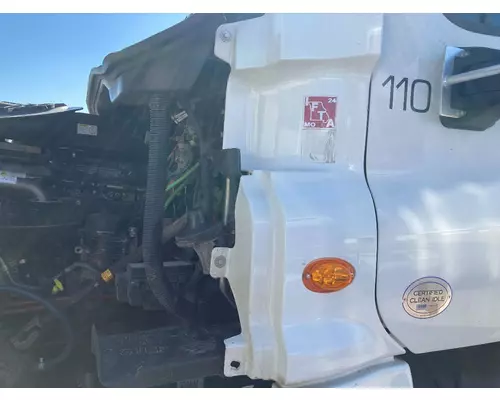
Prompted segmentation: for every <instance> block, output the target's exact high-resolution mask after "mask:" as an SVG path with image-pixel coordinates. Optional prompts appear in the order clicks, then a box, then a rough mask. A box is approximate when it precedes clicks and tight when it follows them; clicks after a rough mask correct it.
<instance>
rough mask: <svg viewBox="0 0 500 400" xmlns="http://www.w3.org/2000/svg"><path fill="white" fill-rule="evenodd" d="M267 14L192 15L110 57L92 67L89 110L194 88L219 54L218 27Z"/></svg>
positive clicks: (100, 111) (99, 110) (100, 109)
mask: <svg viewBox="0 0 500 400" xmlns="http://www.w3.org/2000/svg"><path fill="white" fill-rule="evenodd" d="M261 15H262V14H192V15H190V16H189V17H187V18H186V19H185V20H184V21H182V22H180V23H178V24H177V25H174V26H172V27H170V28H169V29H166V30H164V31H162V32H160V33H158V34H156V35H154V36H151V37H149V38H148V39H145V40H143V41H141V42H139V43H136V44H134V45H132V46H130V47H127V48H125V49H123V50H121V51H119V52H116V53H111V54H109V55H107V56H106V57H105V58H104V61H103V63H102V65H101V66H99V67H96V68H94V69H92V70H91V72H90V77H89V83H88V90H87V108H88V110H89V112H90V113H92V114H101V113H103V112H105V111H106V110H107V109H109V108H111V107H112V105H113V104H115V103H121V104H127V105H134V104H144V102H145V101H146V99H147V97H148V94H149V93H151V92H153V91H154V92H158V91H161V92H182V91H188V90H189V89H190V88H191V87H192V86H193V84H194V83H195V81H196V79H197V78H198V76H199V74H200V72H201V70H202V68H203V66H204V64H205V62H206V61H207V59H209V58H211V57H213V47H214V42H215V34H216V31H217V28H218V27H219V26H220V25H222V24H225V23H230V22H236V21H239V20H244V19H250V18H255V17H258V16H261Z"/></svg>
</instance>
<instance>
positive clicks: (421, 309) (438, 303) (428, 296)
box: [403, 276, 452, 318]
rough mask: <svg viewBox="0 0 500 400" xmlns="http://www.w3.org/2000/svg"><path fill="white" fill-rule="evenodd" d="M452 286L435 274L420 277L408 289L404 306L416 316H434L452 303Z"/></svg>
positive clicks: (410, 313)
mask: <svg viewBox="0 0 500 400" xmlns="http://www.w3.org/2000/svg"><path fill="white" fill-rule="evenodd" d="M451 296H452V291H451V286H450V285H449V284H448V282H446V281H445V280H444V279H441V278H437V277H434V276H428V277H425V278H420V279H418V280H416V281H415V282H413V283H412V284H411V285H410V286H408V288H407V289H406V291H405V293H404V295H403V308H404V310H405V311H406V312H407V313H408V314H409V315H411V316H412V317H414V318H432V317H435V316H436V315H438V314H441V313H442V312H443V311H444V310H446V308H447V307H448V306H449V305H450V302H451Z"/></svg>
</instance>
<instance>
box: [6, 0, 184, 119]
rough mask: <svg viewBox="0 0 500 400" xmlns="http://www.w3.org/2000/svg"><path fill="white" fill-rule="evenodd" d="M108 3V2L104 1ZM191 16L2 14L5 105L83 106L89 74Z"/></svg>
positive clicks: (84, 105)
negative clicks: (108, 59) (114, 54)
mask: <svg viewBox="0 0 500 400" xmlns="http://www.w3.org/2000/svg"><path fill="white" fill-rule="evenodd" d="M103 1H105V0H103ZM186 16H187V14H0V55H1V56H0V60H1V62H0V101H2V100H3V101H11V102H17V103H66V104H68V105H70V106H75V107H84V109H85V110H86V104H85V97H86V93H87V82H88V77H89V73H90V70H91V69H92V68H93V67H97V66H99V65H101V64H102V61H103V59H104V57H105V56H106V55H107V54H109V53H112V52H115V51H119V50H121V49H123V48H124V47H127V46H130V45H132V44H134V43H137V42H139V41H141V40H143V39H146V38H147V37H149V36H151V35H154V34H155V33H158V32H160V31H162V30H164V29H167V28H168V27H170V26H172V25H174V24H176V23H178V22H180V21H182V20H183V19H184V18H185V17H186Z"/></svg>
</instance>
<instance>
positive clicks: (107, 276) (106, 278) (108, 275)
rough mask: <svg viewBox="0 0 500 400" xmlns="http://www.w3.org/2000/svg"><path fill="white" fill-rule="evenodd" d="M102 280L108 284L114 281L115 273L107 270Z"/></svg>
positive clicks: (102, 275)
mask: <svg viewBox="0 0 500 400" xmlns="http://www.w3.org/2000/svg"><path fill="white" fill-rule="evenodd" d="M101 279H102V280H103V281H104V282H106V283H107V282H109V281H110V280H112V279H113V273H112V272H111V271H110V270H109V269H107V270H106V271H104V272H103V273H102V274H101Z"/></svg>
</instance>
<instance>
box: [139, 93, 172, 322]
mask: <svg viewBox="0 0 500 400" xmlns="http://www.w3.org/2000/svg"><path fill="white" fill-rule="evenodd" d="M168 105H169V102H168V99H167V97H166V96H165V95H162V94H155V95H153V96H152V97H151V99H150V102H149V118H150V128H149V159H148V178H147V179H148V180H147V187H146V198H145V207H144V225H143V237H142V255H143V261H144V270H145V272H146V277H147V281H148V284H149V287H150V288H151V291H152V292H153V294H154V295H155V297H156V298H157V299H158V301H159V303H160V304H161V305H162V306H163V307H164V308H165V309H166V310H167V312H169V313H171V314H174V315H176V301H175V295H174V291H173V288H172V287H171V285H170V284H169V282H168V281H167V280H165V279H164V277H163V260H162V254H161V238H162V230H163V212H164V210H163V205H164V202H165V185H166V179H167V176H166V174H167V154H168V150H167V144H168V135H169V134H170V131H171V129H172V128H173V126H172V125H173V122H172V121H171V120H170V118H169V115H168V113H167V112H168Z"/></svg>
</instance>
